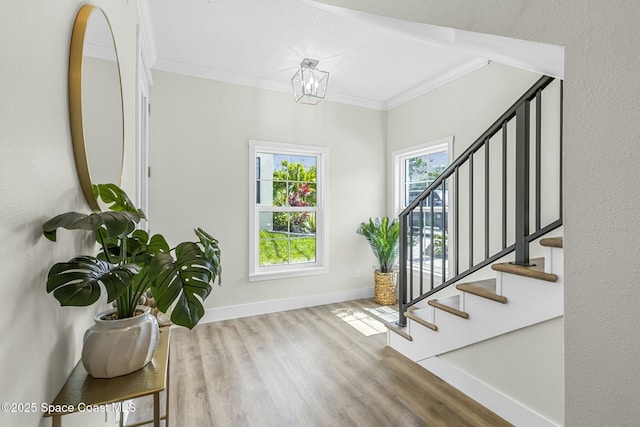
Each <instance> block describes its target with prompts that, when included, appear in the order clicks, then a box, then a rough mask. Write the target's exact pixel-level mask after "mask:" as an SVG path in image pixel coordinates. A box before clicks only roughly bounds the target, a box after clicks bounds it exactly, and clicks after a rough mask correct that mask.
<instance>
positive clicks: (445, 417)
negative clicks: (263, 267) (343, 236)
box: [129, 300, 511, 427]
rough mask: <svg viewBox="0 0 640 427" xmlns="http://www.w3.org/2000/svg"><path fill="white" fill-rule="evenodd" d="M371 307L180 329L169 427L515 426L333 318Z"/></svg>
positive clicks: (353, 305) (349, 305) (352, 305)
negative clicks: (340, 314) (336, 313)
mask: <svg viewBox="0 0 640 427" xmlns="http://www.w3.org/2000/svg"><path fill="white" fill-rule="evenodd" d="M366 307H379V306H378V305H377V304H375V303H374V302H373V300H360V301H350V302H346V303H339V304H330V305H325V306H318V307H312V308H305V309H299V310H292V311H287V312H282V313H274V314H268V315H262V316H254V317H248V318H243V319H235V320H228V321H222V322H216V323H210V324H203V325H198V326H196V327H195V328H194V329H193V330H192V331H188V330H186V329H183V328H179V329H174V330H173V331H172V336H171V339H172V342H171V385H170V387H171V389H170V423H169V425H170V426H171V427H192V426H197V427H209V426H211V427H213V426H216V427H243V426H250V427H254V426H255V427H263V426H264V427H269V426H274V427H283V426H296V427H304V426H331V427H334V426H336V427H337V426H340V427H342V426H365V427H376V426H384V427H386V426H389V427H391V426H397V427H405V426H447V427H448V426H509V425H511V424H509V423H507V422H506V421H505V420H503V419H502V418H500V417H498V416H497V415H495V414H494V413H492V412H491V411H489V410H487V409H486V408H484V407H482V406H481V405H480V404H478V403H476V402H475V401H473V400H471V399H470V398H468V397H467V396H465V395H464V394H462V393H461V392H459V391H458V390H456V389H454V388H453V387H451V386H449V385H448V384H446V383H445V382H443V381H442V380H440V379H439V378H438V377H436V376H434V375H433V374H431V373H430V372H428V371H426V370H424V369H422V368H421V367H419V366H418V365H416V364H415V363H413V362H411V361H409V360H408V359H406V358H405V357H404V356H402V355H400V354H399V353H397V352H396V351H394V350H392V349H390V348H388V347H386V336H385V334H384V333H380V334H376V335H371V336H365V335H363V334H362V333H361V332H359V331H358V330H356V329H354V328H353V327H351V326H350V325H349V324H347V323H346V322H344V321H343V320H341V318H340V317H338V316H336V315H335V314H333V313H332V311H335V310H341V311H342V312H344V311H348V310H351V311H362V312H365V313H366V311H365V310H364V308H366ZM138 408H140V410H136V413H135V415H136V418H138V417H140V416H142V415H143V414H142V412H143V411H144V409H143V405H141V404H138ZM147 419H148V418H147ZM133 421H135V420H133V419H132V420H131V421H129V422H130V423H131V422H133Z"/></svg>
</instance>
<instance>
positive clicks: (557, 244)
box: [540, 237, 564, 248]
mask: <svg viewBox="0 0 640 427" xmlns="http://www.w3.org/2000/svg"><path fill="white" fill-rule="evenodd" d="M540 245H542V246H546V247H548V248H562V247H563V246H564V239H563V238H562V237H545V238H544V239H540Z"/></svg>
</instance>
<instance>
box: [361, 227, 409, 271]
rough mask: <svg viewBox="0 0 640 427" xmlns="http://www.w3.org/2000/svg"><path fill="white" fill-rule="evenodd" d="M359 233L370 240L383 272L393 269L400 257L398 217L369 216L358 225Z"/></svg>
mask: <svg viewBox="0 0 640 427" xmlns="http://www.w3.org/2000/svg"><path fill="white" fill-rule="evenodd" d="M357 233H358V234H360V235H362V236H364V237H365V239H367V241H368V242H369V245H370V246H371V250H372V251H373V254H374V255H375V257H376V258H377V259H378V262H379V264H380V272H381V273H390V272H392V271H393V264H394V263H395V262H396V259H397V258H398V251H399V250H400V246H399V238H398V237H399V235H400V224H399V223H398V221H397V220H396V219H394V220H393V221H390V220H389V218H388V217H386V216H385V217H381V218H369V222H363V223H361V224H360V226H359V227H358V230H357Z"/></svg>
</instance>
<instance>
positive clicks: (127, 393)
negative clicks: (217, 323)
mask: <svg viewBox="0 0 640 427" xmlns="http://www.w3.org/2000/svg"><path fill="white" fill-rule="evenodd" d="M170 335H171V327H170V326H166V327H162V328H160V339H159V340H158V349H157V350H156V352H155V355H154V356H153V359H151V362H149V363H148V364H147V365H146V366H145V367H144V368H142V369H140V370H138V371H135V372H132V373H130V374H128V375H123V376H120V377H115V378H93V377H92V376H90V375H89V374H88V373H87V371H86V370H85V369H84V366H83V365H82V361H80V362H78V364H77V365H76V367H75V368H73V371H72V372H71V375H70V376H69V379H67V382H66V383H65V385H64V386H63V387H62V390H60V393H58V396H56V398H55V399H54V401H53V402H52V403H51V405H52V407H53V408H55V410H53V411H51V412H47V413H45V416H49V417H52V418H53V420H52V424H53V427H61V425H62V420H61V418H62V416H63V415H67V414H71V413H73V412H79V411H83V410H87V409H90V408H96V407H97V408H98V409H99V408H103V409H104V410H105V411H109V412H117V410H118V409H119V411H120V427H124V426H123V422H124V421H123V417H122V416H123V412H124V411H123V406H124V405H123V402H124V401H126V400H130V399H135V398H138V397H142V396H149V395H151V394H152V395H153V420H149V421H145V422H140V423H136V424H132V425H129V426H127V427H134V426H140V425H144V424H150V423H152V422H153V426H154V427H160V420H165V426H166V427H169V338H170ZM163 390H166V405H165V415H164V416H160V392H161V391H163ZM117 403H120V404H121V405H120V406H119V408H118V406H117V405H116V404H117Z"/></svg>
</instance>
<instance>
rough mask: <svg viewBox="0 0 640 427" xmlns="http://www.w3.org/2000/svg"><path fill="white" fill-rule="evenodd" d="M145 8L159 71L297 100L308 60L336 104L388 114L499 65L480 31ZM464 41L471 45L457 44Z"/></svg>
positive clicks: (214, 5)
mask: <svg viewBox="0 0 640 427" xmlns="http://www.w3.org/2000/svg"><path fill="white" fill-rule="evenodd" d="M144 4H145V5H146V7H145V8H144V9H143V11H146V12H145V14H148V15H149V16H148V17H146V20H147V24H148V26H149V27H151V29H150V30H149V32H151V33H152V39H153V40H152V44H153V45H155V46H154V47H153V51H154V54H153V55H152V56H153V57H152V67H153V68H154V69H159V70H165V71H172V72H177V73H182V74H188V75H193V76H198V77H205V78H211V79H215V80H222V81H227V82H232V83H238V84H245V85H250V86H256V87H263V88H268V89H274V90H281V91H288V92H291V83H290V79H291V76H292V75H293V74H294V73H295V71H296V69H297V67H298V66H299V64H300V61H301V60H302V59H304V58H311V59H317V60H319V61H320V64H319V66H318V68H319V69H321V70H324V71H328V72H330V78H329V88H328V93H327V99H330V100H334V101H338V102H345V103H350V104H354V105H361V106H365V107H369V108H376V109H381V110H387V109H390V108H393V107H395V106H397V105H399V104H401V103H403V102H406V101H407V100H409V99H412V98H414V97H416V96H419V95H421V94H423V93H425V92H427V91H428V90H430V89H432V88H434V87H437V86H439V85H441V84H443V83H445V82H446V81H449V80H451V79H453V78H457V77H459V76H461V75H463V74H465V73H467V72H469V71H471V70H474V69H477V68H478V67H480V66H482V65H485V64H486V63H487V62H488V59H493V58H491V56H492V52H493V51H492V50H491V49H489V52H487V51H486V49H485V50H484V51H483V50H482V49H481V48H479V46H478V45H479V44H478V43H477V42H475V41H474V40H475V39H473V37H469V34H473V33H464V34H463V33H460V32H457V31H455V30H451V29H442V28H438V27H432V26H428V25H424V24H415V23H409V22H407V21H397V20H390V19H388V18H382V17H375V16H368V15H367V14H363V13H360V12H353V11H347V10H345V9H340V8H336V7H333V6H327V5H323V4H321V3H316V2H314V1H310V0H269V1H265V0H180V1H179V0H152V1H147V2H145V3H144ZM405 24H407V25H408V24H412V25H418V26H419V27H418V28H416V27H411V26H410V25H409V26H406V25H405ZM457 38H461V40H462V41H463V42H465V41H466V43H460V44H459V46H458V43H457V42H456V40H457ZM485 44H486V43H485ZM480 47H482V46H480ZM494 50H495V49H494ZM507 63H508V62H507Z"/></svg>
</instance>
